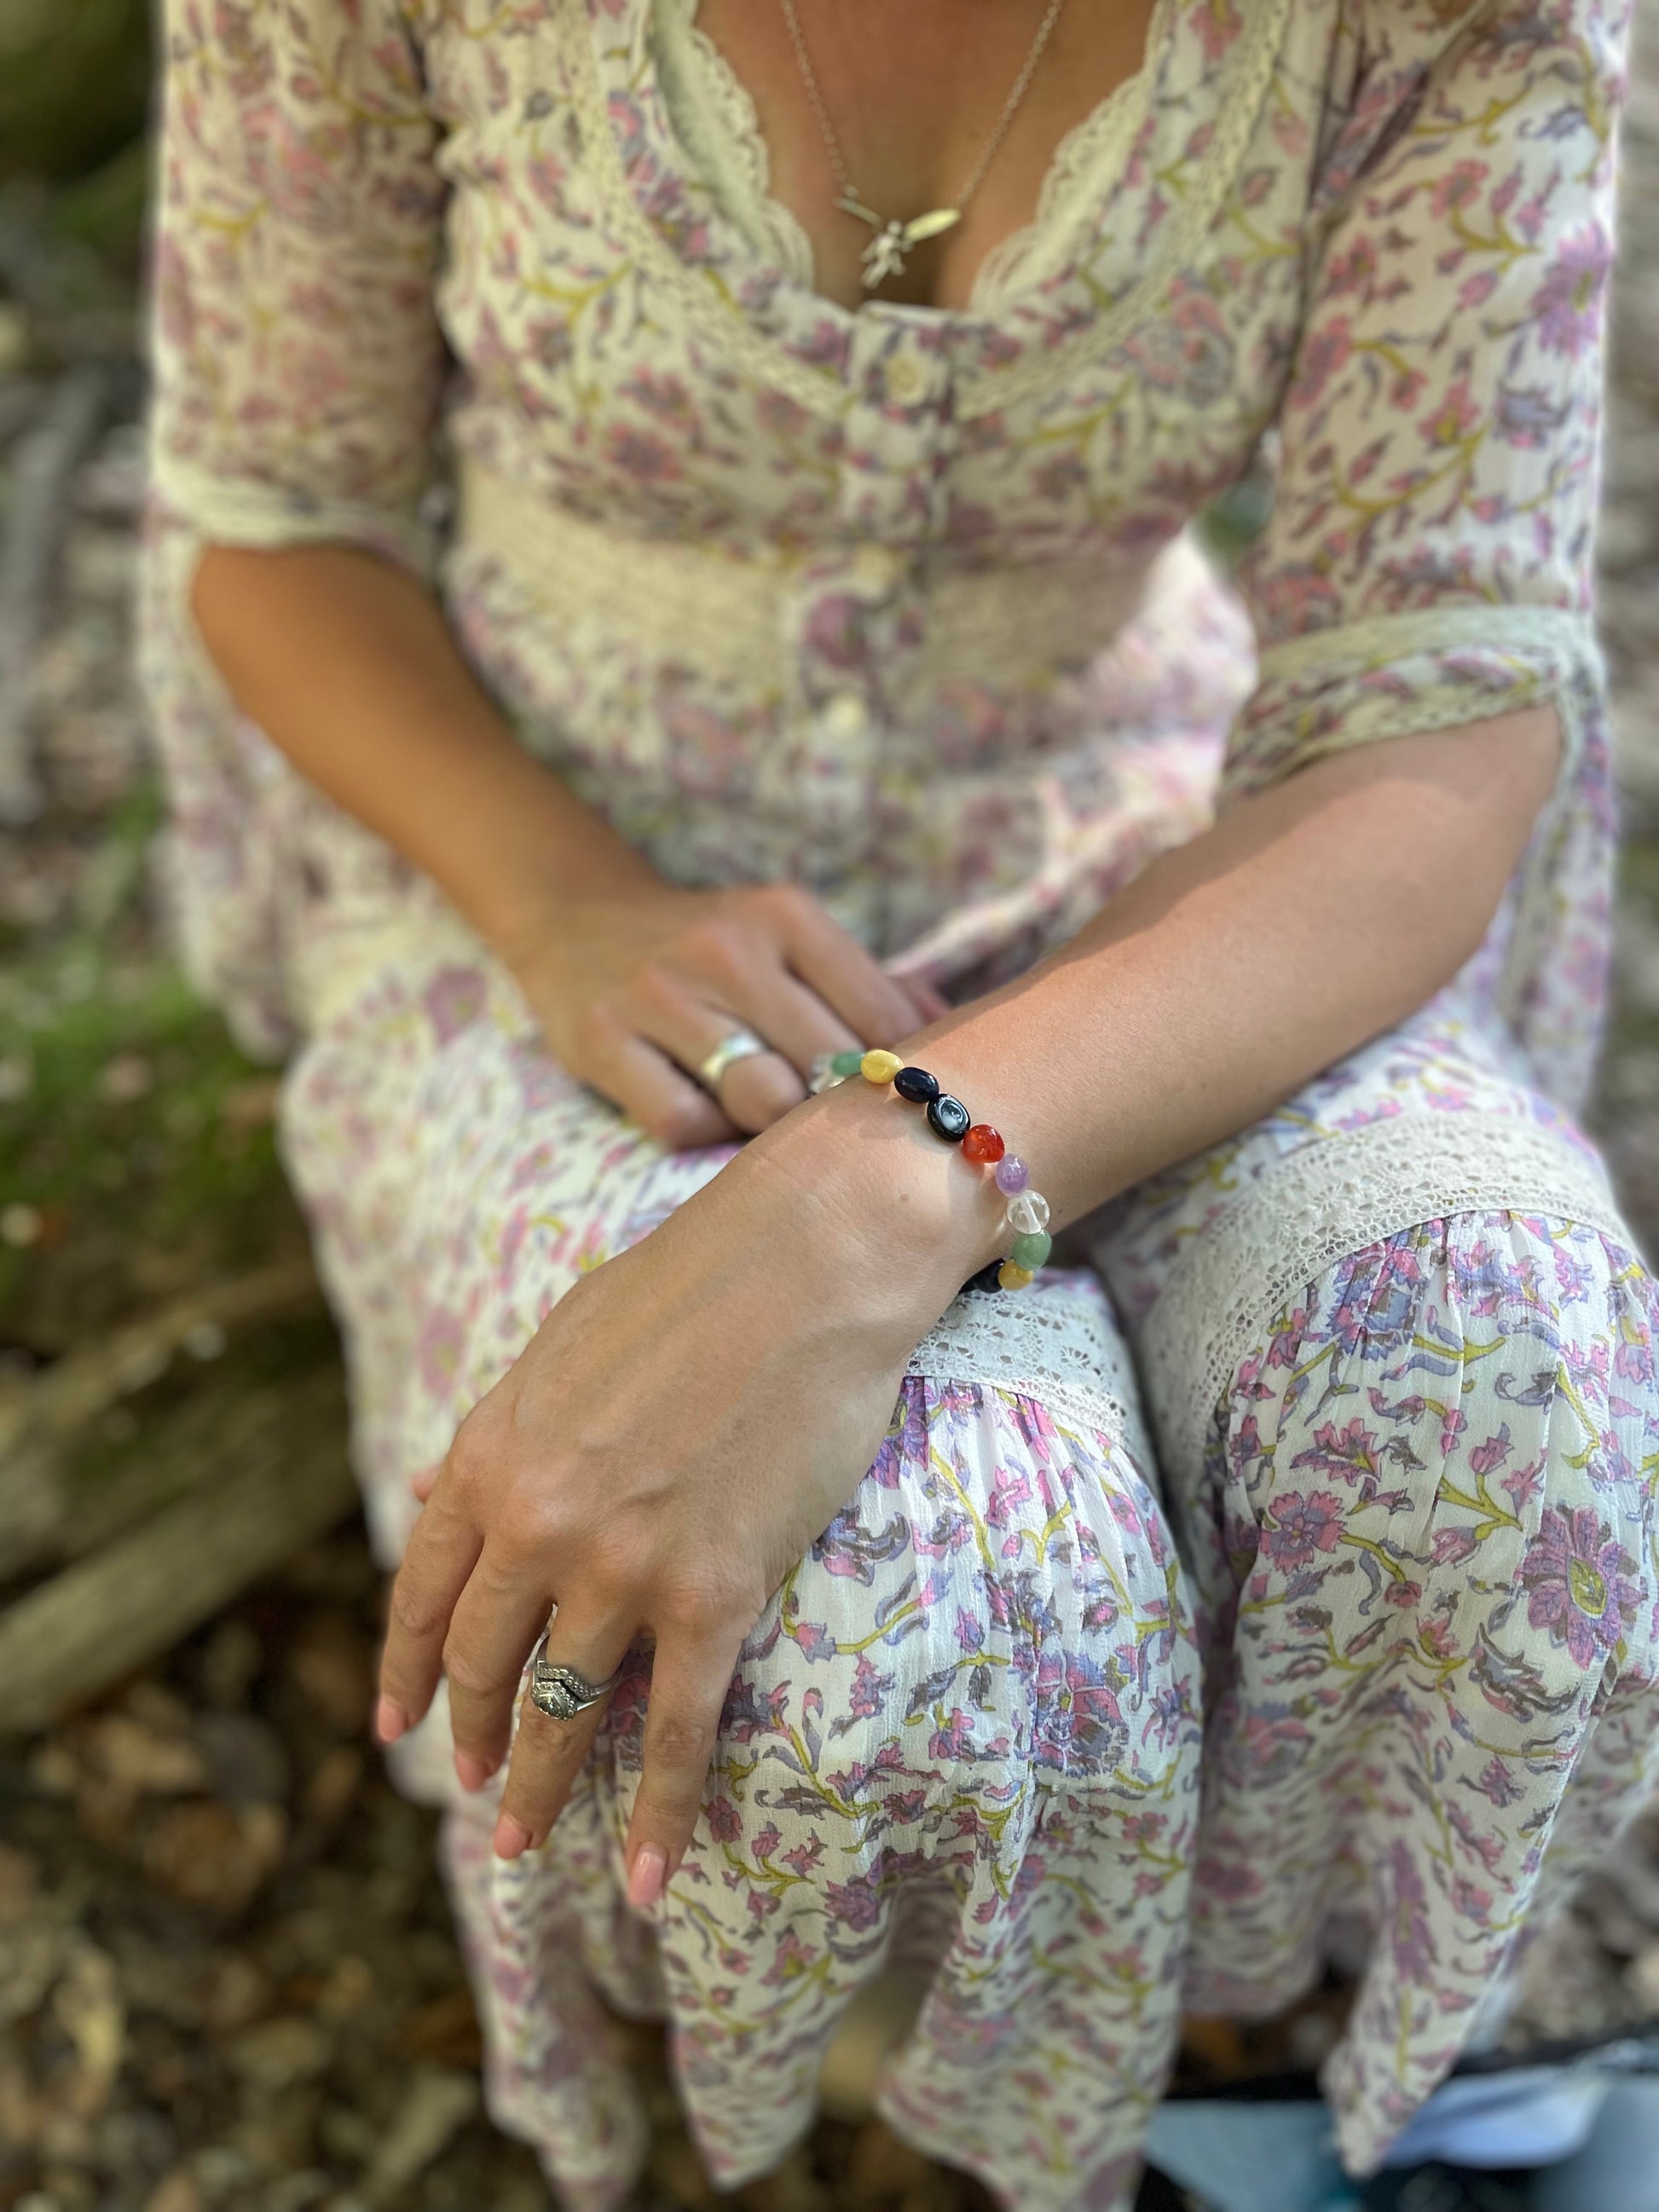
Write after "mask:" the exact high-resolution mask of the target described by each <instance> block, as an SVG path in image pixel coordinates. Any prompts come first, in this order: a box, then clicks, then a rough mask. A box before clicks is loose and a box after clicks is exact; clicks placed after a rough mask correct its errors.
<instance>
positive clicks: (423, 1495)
mask: <svg viewBox="0 0 1659 2212" xmlns="http://www.w3.org/2000/svg"><path fill="white" fill-rule="evenodd" d="M442 1466H443V1462H442V1461H441V1459H435V1460H434V1461H433V1462H432V1464H431V1466H430V1467H423V1468H420V1469H419V1470H418V1471H417V1472H416V1474H411V1475H410V1478H409V1486H410V1489H411V1490H412V1491H413V1492H414V1493H415V1495H416V1498H419V1499H420V1501H421V1503H422V1505H424V1504H426V1501H427V1499H428V1498H430V1497H431V1495H432V1486H433V1484H434V1483H435V1482H436V1480H438V1474H439V1470H440V1469H441V1468H442Z"/></svg>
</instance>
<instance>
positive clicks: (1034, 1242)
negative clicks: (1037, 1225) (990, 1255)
mask: <svg viewBox="0 0 1659 2212" xmlns="http://www.w3.org/2000/svg"><path fill="white" fill-rule="evenodd" d="M1053 1250H1054V1238H1053V1237H1051V1236H1050V1235H1049V1234H1048V1231H1047V1230H1046V1229H1028V1230H1027V1231H1026V1232H1025V1234H1024V1237H1015V1239H1014V1241H1013V1243H1012V1244H1011V1245H1010V1246H1009V1248H1008V1257H1009V1258H1010V1259H1011V1260H1012V1261H1013V1263H1014V1265H1015V1267H1029V1268H1030V1270H1031V1273H1033V1274H1036V1271H1037V1269H1038V1268H1039V1267H1041V1266H1042V1263H1043V1261H1045V1260H1046V1259H1047V1258H1048V1255H1049V1254H1050V1253H1051V1252H1052V1251H1053Z"/></svg>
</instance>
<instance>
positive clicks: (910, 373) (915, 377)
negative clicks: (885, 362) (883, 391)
mask: <svg viewBox="0 0 1659 2212" xmlns="http://www.w3.org/2000/svg"><path fill="white" fill-rule="evenodd" d="M887 389H888V391H889V392H890V393H891V395H892V397H893V398H895V399H898V400H902V402H903V403H904V404H905V405H906V406H908V405H909V404H910V403H911V401H912V400H915V399H920V398H921V395H922V393H923V392H925V391H926V390H927V378H926V377H925V376H924V375H923V374H922V373H921V368H920V367H919V366H918V364H917V363H916V362H914V361H912V360H911V358H910V356H909V355H908V354H901V355H900V356H899V357H898V359H897V360H896V362H891V363H890V365H889V367H888V370H887Z"/></svg>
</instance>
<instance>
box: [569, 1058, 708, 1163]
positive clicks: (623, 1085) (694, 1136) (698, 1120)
mask: <svg viewBox="0 0 1659 2212" xmlns="http://www.w3.org/2000/svg"><path fill="white" fill-rule="evenodd" d="M584 1079H585V1080H586V1081H587V1082H590V1083H592V1085H593V1087H594V1088H595V1089H596V1090H598V1091H603V1092H604V1094H605V1097H607V1098H609V1099H611V1101H612V1102H613V1103H615V1104H616V1105H617V1106H619V1107H620V1108H621V1109H622V1110H623V1113H624V1114H626V1115H628V1116H629V1119H630V1120H631V1121H637V1122H638V1123H639V1125H640V1127H641V1128H642V1129H643V1130H644V1131H645V1132H646V1133H647V1136H652V1137H654V1138H655V1139H657V1141H658V1143H659V1144H661V1145H665V1146H667V1147H668V1149H669V1151H670V1152H697V1151H700V1150H702V1147H703V1146H706V1145H725V1144H729V1143H730V1142H731V1141H732V1138H733V1137H736V1136H740V1135H741V1134H742V1132H741V1131H740V1130H739V1129H738V1126H737V1124H736V1123H735V1122H734V1121H732V1119H731V1117H730V1116H729V1115H727V1114H726V1113H725V1112H724V1111H723V1109H721V1107H720V1103H719V1101H718V1100H717V1099H714V1098H711V1097H709V1095H708V1092H707V1091H705V1090H703V1089H702V1085H700V1084H696V1083H694V1082H693V1081H692V1080H691V1078H690V1076H689V1075H685V1074H683V1073H681V1071H680V1070H679V1069H678V1067H677V1066H675V1065H674V1063H673V1060H671V1058H670V1057H669V1056H668V1054H666V1053H665V1052H663V1051H662V1050H661V1049H660V1048H659V1047H658V1046H656V1045H653V1044H652V1043H649V1042H647V1040H646V1038H644V1037H643V1036H639V1035H637V1034H636V1033H635V1032H634V1031H632V1030H618V1031H617V1034H616V1035H615V1036H612V1037H610V1038H608V1039H607V1040H606V1041H605V1044H604V1046H603V1048H602V1049H601V1051H600V1054H599V1057H598V1060H596V1063H595V1065H594V1066H593V1067H592V1070H591V1072H590V1071H586V1070H585V1071H584Z"/></svg>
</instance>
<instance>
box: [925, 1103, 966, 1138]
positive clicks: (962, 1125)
mask: <svg viewBox="0 0 1659 2212" xmlns="http://www.w3.org/2000/svg"><path fill="white" fill-rule="evenodd" d="M973 1118H974V1117H973V1115H971V1114H970V1113H969V1111H968V1109H967V1108H966V1107H965V1106H964V1105H963V1103H962V1101H961V1099H960V1098H953V1097H951V1094H950V1092H949V1091H940V1092H939V1097H937V1098H931V1099H929V1100H928V1102H927V1120H928V1123H929V1126H930V1127H932V1128H933V1130H934V1131H935V1132H936V1133H938V1134H939V1136H941V1137H943V1138H945V1139H946V1140H947V1141H948V1142H949V1143H951V1144H952V1145H959V1144H960V1143H961V1142H962V1140H963V1138H964V1137H965V1136H966V1135H967V1133H968V1125H969V1122H970V1121H972V1120H973Z"/></svg>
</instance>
